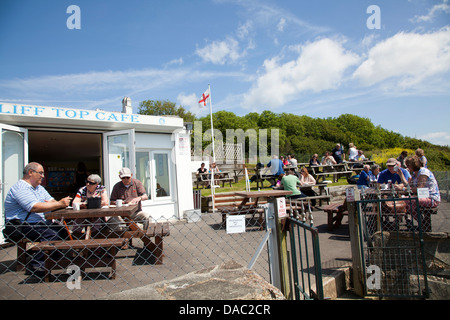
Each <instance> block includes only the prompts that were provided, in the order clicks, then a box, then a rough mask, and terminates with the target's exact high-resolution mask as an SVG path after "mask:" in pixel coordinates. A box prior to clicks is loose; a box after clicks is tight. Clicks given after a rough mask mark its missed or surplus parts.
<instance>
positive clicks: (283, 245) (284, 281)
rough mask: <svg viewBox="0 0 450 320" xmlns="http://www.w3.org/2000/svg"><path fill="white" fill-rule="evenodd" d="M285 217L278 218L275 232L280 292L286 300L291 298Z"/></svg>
mask: <svg viewBox="0 0 450 320" xmlns="http://www.w3.org/2000/svg"><path fill="white" fill-rule="evenodd" d="M286 221H287V218H282V219H278V221H277V234H278V248H279V249H278V252H279V254H280V272H281V287H282V289H281V292H283V294H284V296H285V297H286V299H288V300H292V291H291V285H290V283H291V281H290V273H289V261H288V259H289V254H288V250H287V239H286V236H287V232H286V228H285V224H286Z"/></svg>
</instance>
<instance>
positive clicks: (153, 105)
mask: <svg viewBox="0 0 450 320" xmlns="http://www.w3.org/2000/svg"><path fill="white" fill-rule="evenodd" d="M138 114H143V115H149V116H179V117H180V118H183V120H184V122H194V121H195V115H194V114H192V113H191V112H190V111H186V109H185V108H184V107H182V106H179V107H177V106H176V104H175V102H171V101H168V100H165V101H161V100H144V101H142V102H141V103H139V110H138Z"/></svg>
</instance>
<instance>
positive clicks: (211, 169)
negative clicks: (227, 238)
mask: <svg viewBox="0 0 450 320" xmlns="http://www.w3.org/2000/svg"><path fill="white" fill-rule="evenodd" d="M220 172H221V171H220V169H219V167H218V166H217V164H216V163H215V162H211V163H210V165H209V171H208V169H206V165H205V163H204V162H202V163H201V164H200V168H198V169H197V172H196V173H195V175H196V176H197V181H199V182H200V181H201V182H202V183H203V184H204V186H205V187H206V188H210V187H211V185H210V183H209V181H208V180H203V179H202V177H201V176H202V174H205V173H209V175H208V179H211V174H213V175H214V179H220V178H222V175H221V173H220ZM215 187H217V185H215Z"/></svg>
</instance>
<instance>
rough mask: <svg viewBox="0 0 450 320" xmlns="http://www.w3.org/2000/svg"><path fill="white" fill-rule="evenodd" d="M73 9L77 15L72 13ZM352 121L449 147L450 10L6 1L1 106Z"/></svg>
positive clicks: (224, 1) (379, 2) (287, 1)
mask: <svg viewBox="0 0 450 320" xmlns="http://www.w3.org/2000/svg"><path fill="white" fill-rule="evenodd" d="M72 5H75V6H76V7H75V9H74V8H73V7H71V6H72ZM208 85H210V86H211V104H212V109H213V112H216V111H220V110H225V111H230V112H233V113H234V114H236V115H238V116H243V115H245V114H247V113H249V112H258V113H260V112H262V111H264V110H270V111H272V112H275V113H282V112H286V113H293V114H297V115H307V116H310V117H313V118H328V117H333V118H334V117H338V116H339V115H341V114H347V113H349V114H355V115H358V116H361V117H364V118H369V119H371V121H372V123H374V124H375V125H376V126H378V125H380V126H381V127H383V128H385V129H387V130H392V131H394V132H398V133H400V134H401V135H403V136H409V137H415V138H418V139H423V140H427V141H429V142H431V143H435V144H439V145H450V126H449V120H450V0H395V1H393V0H370V1H368V0H341V1H335V0H314V1H303V0H262V1H257V0H164V1H163V0H126V1H125V0H70V1H66V0H30V1H26V0H0V102H6V103H15V104H29V105H39V106H54V107H67V108H69V107H70V108H76V109H88V110H91V109H92V110H94V109H97V108H99V109H102V110H105V111H121V109H122V106H121V101H122V99H123V97H125V96H127V97H130V98H131V100H132V105H133V112H134V113H137V111H138V108H139V103H140V102H141V101H144V100H168V101H172V102H175V103H176V104H177V105H178V106H183V107H184V108H186V109H187V110H189V111H191V112H193V113H194V114H195V115H196V116H198V117H202V116H206V115H208V114H209V108H200V107H199V105H198V101H199V100H200V97H201V95H202V93H203V92H205V91H206V90H207V89H208Z"/></svg>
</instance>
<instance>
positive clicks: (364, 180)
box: [356, 164, 371, 189]
mask: <svg viewBox="0 0 450 320" xmlns="http://www.w3.org/2000/svg"><path fill="white" fill-rule="evenodd" d="M370 174H371V171H370V166H369V165H368V164H365V165H364V169H363V170H362V171H361V173H360V174H359V179H358V182H357V183H356V184H357V186H358V188H359V189H364V188H368V187H369V182H370Z"/></svg>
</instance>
